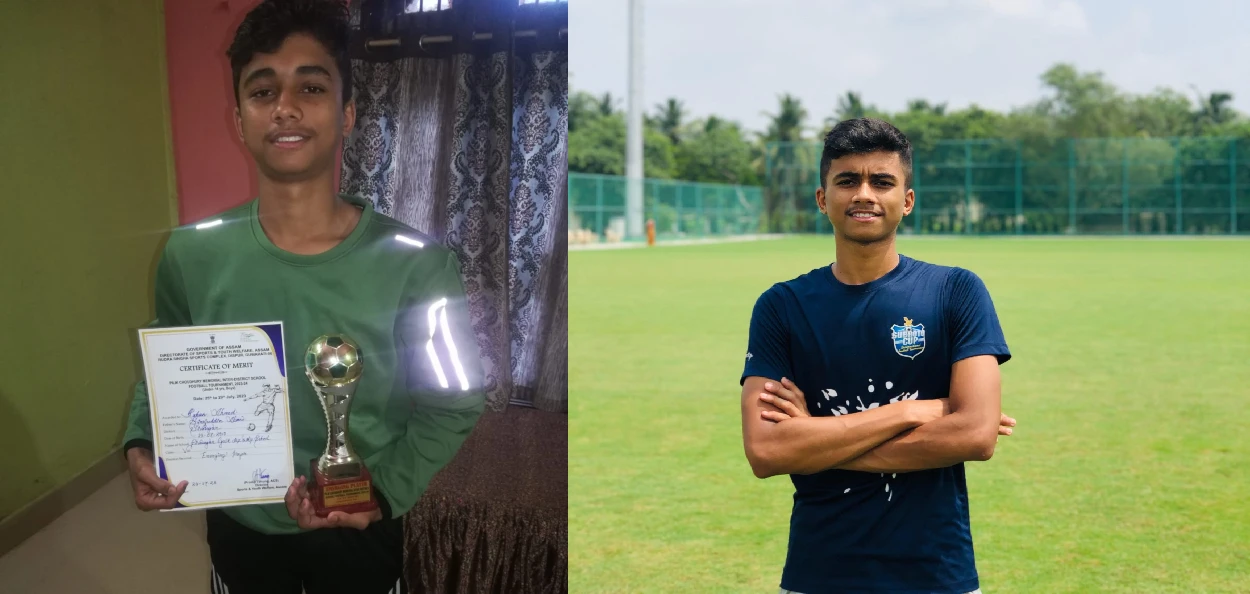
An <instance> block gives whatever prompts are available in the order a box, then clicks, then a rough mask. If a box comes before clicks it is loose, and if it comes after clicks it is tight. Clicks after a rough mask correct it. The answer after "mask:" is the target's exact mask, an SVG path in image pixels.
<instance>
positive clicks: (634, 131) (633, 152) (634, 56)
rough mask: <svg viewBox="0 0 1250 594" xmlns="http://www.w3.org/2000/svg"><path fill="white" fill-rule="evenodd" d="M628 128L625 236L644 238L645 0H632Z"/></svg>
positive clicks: (630, 3) (630, 6)
mask: <svg viewBox="0 0 1250 594" xmlns="http://www.w3.org/2000/svg"><path fill="white" fill-rule="evenodd" d="M627 109H628V111H629V114H628V121H627V125H626V128H625V176H626V177H627V178H628V181H627V184H628V186H627V192H626V194H625V237H627V238H629V239H638V238H639V237H642V179H643V171H642V0H629V106H628V108H627Z"/></svg>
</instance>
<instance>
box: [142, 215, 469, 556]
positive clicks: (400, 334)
mask: <svg viewBox="0 0 1250 594" xmlns="http://www.w3.org/2000/svg"><path fill="white" fill-rule="evenodd" d="M343 199H344V200H347V201H349V202H351V203H352V204H355V205H357V206H359V207H361V208H362V209H363V213H362V216H361V218H360V222H359V224H358V225H357V226H356V229H355V230H354V231H352V233H351V235H350V236H349V237H348V238H347V239H346V240H344V241H343V242H342V243H340V244H339V245H337V246H335V247H334V248H333V249H331V250H330V251H328V252H325V253H322V254H318V255H315V256H304V255H298V254H293V253H290V252H287V251H284V250H282V249H281V248H279V247H277V246H276V245H274V244H273V243H272V242H271V241H269V238H268V237H267V236H266V235H265V233H264V231H263V230H262V229H261V226H260V222H259V219H258V218H257V216H256V212H257V204H258V201H257V200H253V201H251V202H249V203H247V204H244V205H243V206H240V207H238V208H235V209H233V210H230V211H228V212H225V213H223V214H221V215H219V216H215V217H210V218H208V219H206V220H205V221H203V222H201V223H199V224H192V225H187V226H184V227H179V228H178V229H175V230H174V232H173V234H172V235H171V237H170V239H169V242H168V243H167V244H166V246H165V250H164V252H163V253H162V255H161V259H160V263H159V264H158V266H157V272H156V317H157V319H156V320H155V321H154V322H153V323H152V325H153V326H159V327H168V326H200V325H212V324H243V323H257V322H269V321H281V322H283V333H284V336H283V342H284V343H285V345H284V346H285V349H284V350H285V359H286V368H287V370H288V371H287V385H288V400H289V407H290V408H289V411H290V413H289V414H290V423H291V438H292V442H293V443H292V446H293V452H294V463H295V468H294V471H295V476H301V475H303V476H308V474H309V461H310V460H311V459H313V458H316V457H318V456H320V455H321V454H322V452H323V451H324V450H325V446H326V419H325V413H324V412H323V410H322V408H321V404H320V401H319V400H318V397H317V395H316V393H315V392H314V391H313V388H312V384H310V383H309V381H308V379H307V378H306V377H305V376H304V351H305V349H306V348H307V347H308V345H309V344H310V343H311V342H312V341H313V339H315V338H316V337H318V336H321V335H323V334H330V333H344V334H347V335H348V336H350V337H351V338H353V339H354V340H355V341H356V342H357V343H358V344H359V346H360V350H361V354H362V361H363V362H364V365H365V367H364V375H363V376H362V377H361V380H360V384H359V386H358V388H357V390H356V394H355V396H354V398H353V400H352V404H351V412H350V417H349V418H350V426H349V431H350V439H351V443H352V446H353V448H354V449H355V450H356V452H357V454H358V455H360V456H361V457H362V458H363V459H364V462H365V466H366V467H367V468H368V469H369V472H370V473H371V474H372V476H373V482H374V488H375V490H376V494H377V495H378V500H379V505H380V506H381V508H382V514H383V516H384V517H388V518H390V517H398V516H400V515H403V514H404V513H406V512H407V511H408V510H409V509H411V508H412V506H413V505H414V504H415V503H416V502H417V500H418V499H419V498H420V497H421V494H422V493H423V492H424V491H425V488H426V486H428V485H429V482H430V479H431V478H432V477H433V476H434V474H435V473H436V472H438V470H439V469H441V468H442V467H443V466H444V465H446V464H447V463H448V462H449V461H450V460H451V458H452V456H453V455H454V454H455V453H456V450H457V449H458V448H459V447H460V445H461V444H462V443H464V440H465V438H466V437H467V436H468V434H469V432H470V431H471V430H472V429H473V426H474V424H475V423H476V422H477V418H478V416H479V415H480V414H481V412H482V409H483V406H484V404H485V397H484V390H483V373H482V363H481V360H480V358H479V356H478V349H477V342H476V339H475V337H474V333H473V331H472V327H471V325H470V321H469V314H468V303H467V300H466V298H465V292H464V286H463V284H462V282H461V280H460V268H459V261H458V260H457V258H456V256H455V254H454V252H452V251H451V250H449V249H447V248H446V247H444V246H441V245H439V244H437V243H435V242H433V241H432V240H430V238H429V237H427V236H425V235H423V234H421V233H419V232H417V231H415V230H413V229H412V228H411V227H408V226H407V225H404V224H402V223H400V222H398V221H396V220H394V219H392V218H390V217H387V216H385V215H383V214H380V213H377V212H374V209H373V205H372V204H371V203H369V202H368V201H365V200H361V199H360V198H357V197H353V196H343ZM218 220H220V222H218ZM444 300H445V301H444ZM444 312H445V314H446V321H445V322H444V321H443V315H442V314H443V313H444ZM431 321H432V322H433V325H434V328H431ZM442 324H445V325H446V327H447V329H449V330H450V332H451V336H452V338H453V343H452V344H453V345H454V347H455V350H454V352H453V351H452V349H450V348H449V347H448V346H447V344H446V341H445V340H444V337H443V334H444V326H442ZM436 330H437V333H436V334H435V331H436ZM432 334H435V336H436V340H434V341H431V340H430V338H431V335H432ZM431 347H433V348H431ZM466 386H467V389H466ZM151 441H152V417H151V413H150V411H149V407H148V394H147V386H146V383H145V382H144V381H140V382H139V385H138V386H137V387H136V388H135V393H134V399H133V401H132V402H131V405H130V420H129V423H128V426H127V428H126V436H125V441H124V443H125V445H124V446H123V451H125V450H129V449H130V448H131V447H135V446H143V447H148V448H151V447H152V445H151ZM310 478H311V477H310ZM223 511H225V513H227V514H229V515H230V517H232V518H234V519H235V520H238V521H239V522H240V523H242V524H244V525H246V526H249V527H251V528H253V529H255V530H258V531H260V532H265V533H270V534H280V533H293V532H299V531H300V529H299V527H298V526H297V525H296V523H295V520H293V519H291V517H290V516H289V515H288V514H287V510H286V506H285V505H284V504H268V505H243V506H237V507H227V508H223Z"/></svg>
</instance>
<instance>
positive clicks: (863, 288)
mask: <svg viewBox="0 0 1250 594" xmlns="http://www.w3.org/2000/svg"><path fill="white" fill-rule="evenodd" d="M748 344H749V346H748V348H747V355H746V369H745V371H744V372H743V375H742V381H743V382H745V381H746V378H747V377H750V376H761V377H765V378H769V379H774V380H777V379H781V378H782V377H783V376H784V377H787V378H790V379H791V380H792V381H794V382H795V384H796V385H797V386H798V387H799V389H801V390H802V391H803V392H804V394H805V396H806V399H807V408H808V410H809V411H810V412H811V414H812V415H813V416H830V415H844V414H854V413H856V412H859V411H863V410H868V409H871V408H876V407H877V406H882V405H885V404H889V403H892V402H898V401H899V400H901V399H920V400H929V399H934V398H945V397H947V396H948V393H949V391H950V379H951V365H952V364H954V363H955V362H956V361H959V360H961V359H965V358H968V357H972V356H975V355H996V356H997V357H998V361H999V363H1000V364H1001V363H1004V362H1006V361H1007V360H1008V359H1010V358H1011V354H1010V352H1009V351H1008V350H1007V342H1006V340H1005V339H1004V337H1003V332H1002V327H1001V326H1000V325H999V322H998V316H997V314H996V313H995V311H994V304H993V302H992V301H991V300H990V295H989V292H988V291H987V290H986V288H985V284H984V283H982V282H981V279H980V278H978V277H977V276H976V275H975V274H973V273H972V272H969V271H967V270H964V269H960V268H952V267H947V266H938V265H934V264H929V263H926V262H920V261H918V260H914V259H912V258H908V257H906V256H901V255H900V257H899V264H898V266H896V267H895V268H894V269H893V270H891V271H890V272H889V273H887V274H886V275H885V276H883V277H881V278H879V279H877V280H875V281H872V282H870V283H866V284H863V285H847V284H843V283H842V282H840V281H838V280H837V278H835V277H834V276H833V271H832V270H831V269H830V267H829V266H823V267H821V268H818V269H816V270H813V271H811V272H809V273H807V274H804V275H803V276H800V277H798V278H796V279H794V280H790V281H787V282H783V283H777V284H776V285H773V286H772V287H771V288H770V289H768V290H767V291H766V292H764V294H763V295H761V296H760V298H759V300H758V301H757V302H756V304H755V309H754V311H753V312H752V314H751V331H750V338H749V343H748ZM790 480H791V481H792V482H793V483H794V488H795V493H794V507H793V510H792V512H791V518H790V542H789V550H788V553H787V555H786V565H785V570H784V572H783V573H782V578H781V587H782V588H785V589H787V590H794V591H797V592H803V593H804V594H819V593H821V592H860V591H864V592H924V593H947V592H949V593H951V594H964V593H966V592H971V591H973V590H976V589H977V588H979V587H980V586H979V583H978V578H977V570H976V564H975V562H974V560H973V552H972V533H971V531H970V529H969V519H968V489H967V485H966V483H965V482H964V466H963V464H956V465H955V466H951V467H948V468H939V469H933V470H924V471H918V472H909V473H898V474H879V473H875V472H873V473H867V472H857V471H851V470H838V469H833V470H826V471H823V472H819V473H816V474H811V475H790Z"/></svg>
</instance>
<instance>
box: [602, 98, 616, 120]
mask: <svg viewBox="0 0 1250 594" xmlns="http://www.w3.org/2000/svg"><path fill="white" fill-rule="evenodd" d="M615 111H616V99H615V98H613V97H612V93H604V94H603V97H600V98H599V115H603V116H610V115H612V113H613V112H615Z"/></svg>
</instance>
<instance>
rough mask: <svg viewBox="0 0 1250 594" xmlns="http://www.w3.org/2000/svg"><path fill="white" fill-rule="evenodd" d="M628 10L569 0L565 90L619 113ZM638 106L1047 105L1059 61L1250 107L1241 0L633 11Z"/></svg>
mask: <svg viewBox="0 0 1250 594" xmlns="http://www.w3.org/2000/svg"><path fill="white" fill-rule="evenodd" d="M628 1H629V0H571V2H570V7H569V8H570V13H571V14H570V17H569V20H570V21H571V23H570V28H571V31H570V35H571V40H570V48H569V49H570V52H571V56H570V61H571V64H570V68H569V70H570V75H569V76H570V78H571V84H572V87H573V89H574V90H584V91H590V92H592V93H594V94H596V95H601V94H602V93H604V92H611V93H612V94H613V95H614V96H616V97H619V98H620V99H621V103H620V106H621V108H624V106H625V103H624V100H625V97H626V77H627V64H628V62H627V60H628V38H627V36H628V31H629V28H628V25H629V19H628V15H629V13H628ZM643 2H644V5H643V6H644V10H643V19H644V25H643V30H644V46H643V47H644V50H645V66H644V83H645V85H644V89H645V91H644V93H645V104H646V105H647V110H648V111H651V110H652V109H653V106H654V105H655V104H657V103H660V102H661V101H663V100H664V99H666V98H668V97H677V98H680V99H682V100H683V101H684V102H685V104H686V107H687V111H688V112H690V114H689V115H690V116H692V117H703V116H706V115H708V114H712V113H715V114H717V115H720V116H722V117H728V118H729V119H733V120H737V121H739V122H741V123H742V124H743V125H745V126H746V127H747V128H748V129H750V130H762V129H763V128H764V127H765V125H766V124H765V122H766V117H765V116H764V115H762V112H765V111H774V110H775V109H776V105H777V96H778V95H779V94H780V93H783V92H789V93H792V94H794V95H797V96H798V97H799V98H801V99H802V101H803V104H804V106H805V107H806V108H807V111H808V114H809V118H808V122H809V124H810V125H818V124H819V123H820V122H822V121H823V120H824V119H825V117H827V116H829V115H832V114H833V111H834V108H835V106H836V104H837V99H838V97H839V96H841V95H842V94H843V93H845V92H846V91H848V90H854V91H859V92H860V93H862V94H863V96H864V99H865V100H866V101H868V102H870V103H875V104H876V105H878V106H879V107H883V108H886V109H890V110H895V109H901V108H902V107H903V106H904V105H905V104H906V101H907V100H908V99H910V98H915V97H922V98H926V99H929V100H931V101H937V102H943V101H945V102H948V103H949V105H950V106H951V107H952V108H958V107H963V106H966V105H969V104H971V103H977V104H979V105H982V106H985V107H990V108H994V109H1003V110H1005V109H1008V108H1010V107H1012V106H1017V105H1022V104H1025V103H1028V102H1031V101H1033V100H1035V99H1037V98H1038V97H1039V96H1041V94H1042V88H1041V83H1040V80H1039V77H1040V75H1041V74H1042V72H1044V71H1045V70H1046V69H1047V68H1048V67H1050V66H1051V65H1053V64H1055V63H1056V62H1061V61H1066V62H1071V63H1074V64H1076V66H1077V68H1079V69H1080V70H1082V71H1088V70H1099V71H1102V72H1103V73H1104V74H1105V75H1106V76H1107V78H1108V79H1109V80H1110V81H1111V82H1113V83H1114V84H1116V85H1117V86H1119V87H1120V88H1122V89H1125V90H1128V91H1132V92H1148V91H1150V90H1152V89H1154V88H1156V87H1159V86H1168V87H1172V88H1174V89H1176V90H1178V91H1182V92H1185V93H1186V94H1189V95H1190V96H1191V97H1192V96H1193V95H1194V90H1193V87H1194V86H1196V87H1198V89H1200V90H1201V91H1202V92H1203V93H1209V92H1211V91H1213V90H1222V91H1230V92H1232V93H1233V94H1234V100H1233V104H1234V106H1235V107H1236V108H1237V109H1238V110H1240V111H1242V112H1250V34H1248V33H1247V27H1248V26H1250V2H1247V1H1243V0H1188V1H1187V2H1182V1H1181V0H1142V1H1138V2H1130V1H1123V0H1122V1H1110V0H1104V1H1096V0H901V1H885V0H881V1H876V2H871V1H868V0H859V1H848V0H767V1H761V0H643Z"/></svg>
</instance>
